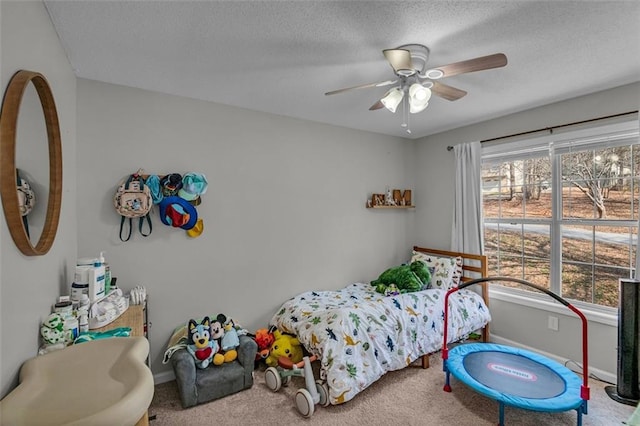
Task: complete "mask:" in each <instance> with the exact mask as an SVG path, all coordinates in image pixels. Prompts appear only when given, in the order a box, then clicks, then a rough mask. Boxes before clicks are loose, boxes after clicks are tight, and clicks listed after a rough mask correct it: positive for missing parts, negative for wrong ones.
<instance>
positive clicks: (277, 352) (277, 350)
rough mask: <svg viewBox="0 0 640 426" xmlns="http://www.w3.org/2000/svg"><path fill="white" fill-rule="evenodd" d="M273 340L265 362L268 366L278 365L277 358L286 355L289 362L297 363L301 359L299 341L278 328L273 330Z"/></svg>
mask: <svg viewBox="0 0 640 426" xmlns="http://www.w3.org/2000/svg"><path fill="white" fill-rule="evenodd" d="M273 338H274V341H273V343H272V344H271V348H270V349H269V356H268V357H267V359H266V363H267V365H268V366H269V367H275V366H276V365H278V358H280V357H281V356H286V357H288V358H289V360H290V361H291V362H293V363H294V364H295V363H298V362H300V361H302V356H303V355H302V345H301V344H300V341H299V340H298V339H297V338H296V337H293V336H290V335H288V334H282V333H280V330H275V331H274V332H273Z"/></svg>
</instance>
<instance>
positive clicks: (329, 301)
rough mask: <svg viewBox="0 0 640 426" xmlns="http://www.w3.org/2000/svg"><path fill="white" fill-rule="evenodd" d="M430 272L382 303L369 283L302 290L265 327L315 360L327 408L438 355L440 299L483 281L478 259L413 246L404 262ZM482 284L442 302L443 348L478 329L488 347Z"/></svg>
mask: <svg viewBox="0 0 640 426" xmlns="http://www.w3.org/2000/svg"><path fill="white" fill-rule="evenodd" d="M416 259H420V260H423V261H425V262H426V263H427V266H429V267H430V269H431V270H432V280H431V284H430V285H429V288H428V289H425V290H421V291H416V292H410V293H404V294H400V295H395V296H393V295H392V296H385V295H383V294H380V293H376V291H375V288H374V287H373V286H371V285H370V284H369V283H354V284H351V285H349V286H347V287H345V288H343V289H341V290H335V291H309V292H305V293H301V294H299V295H297V296H295V297H293V298H291V299H289V300H288V301H286V302H285V303H284V304H283V305H282V307H281V308H280V309H279V310H278V311H277V312H276V314H275V315H274V316H273V318H272V319H271V324H272V325H274V326H275V327H277V328H278V329H279V330H280V331H282V332H285V333H289V334H293V335H295V336H297V337H298V339H299V340H300V342H301V343H302V345H303V346H304V347H305V349H306V350H307V351H308V352H310V353H311V354H313V355H316V356H317V357H318V359H319V360H320V378H321V379H322V380H323V381H325V382H326V383H327V386H328V388H329V402H330V403H331V404H333V405H337V404H342V403H344V402H346V401H349V400H350V399H352V398H353V397H354V396H355V395H357V394H358V393H359V392H361V391H362V390H364V389H365V388H367V387H368V386H369V385H371V384H372V383H373V382H375V381H376V380H378V379H379V378H380V377H382V375H384V374H385V373H386V372H388V371H393V370H399V369H401V368H404V367H406V366H407V365H409V364H411V363H412V362H414V361H415V360H417V359H418V358H420V357H422V366H423V367H424V368H426V367H428V365H429V358H428V356H429V354H431V353H433V352H436V351H438V350H440V349H441V348H442V341H443V331H444V330H443V327H444V296H445V293H446V291H447V290H448V289H449V288H451V286H457V285H458V284H459V283H462V282H466V281H469V280H472V279H474V278H480V277H486V276H487V259H486V256H481V255H474V254H466V253H459V252H451V251H445V250H434V249H428V248H424V247H417V246H416V247H414V248H413V256H412V260H416ZM487 285H488V283H483V284H482V285H479V287H480V289H479V290H480V291H479V292H476V291H473V290H467V289H464V290H460V291H458V292H456V293H455V296H452V297H450V299H449V324H448V332H447V333H448V336H450V337H449V338H448V339H447V340H448V342H454V341H458V340H461V339H464V338H466V337H468V336H469V334H470V333H474V332H477V331H479V330H481V335H482V339H483V340H484V341H488V333H489V330H488V323H489V321H491V316H490V314H489V309H488V290H487Z"/></svg>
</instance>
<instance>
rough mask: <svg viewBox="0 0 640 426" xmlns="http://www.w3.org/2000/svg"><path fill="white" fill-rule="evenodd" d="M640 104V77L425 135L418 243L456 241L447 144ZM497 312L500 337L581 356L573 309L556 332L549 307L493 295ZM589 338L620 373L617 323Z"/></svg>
mask: <svg viewBox="0 0 640 426" xmlns="http://www.w3.org/2000/svg"><path fill="white" fill-rule="evenodd" d="M639 106H640V83H634V84H629V85H625V86H621V87H617V88H614V89H610V90H605V91H602V92H598V93H594V94H592V95H587V96H582V97H578V98H574V99H570V100H567V101H563V102H558V103H554V104H551V105H547V106H543V107H539V108H534V109H531V110H528V111H522V112H518V113H514V114H511V115H508V116H505V117H501V118H498V119H495V120H490V121H485V122H482V123H478V124H474V125H470V126H466V127H461V128H459V129H455V130H451V131H448V132H444V133H440V134H437V135H433V136H429V137H427V138H424V139H421V140H420V141H418V143H417V146H416V152H417V155H416V157H417V161H418V163H419V164H420V167H417V168H416V170H417V173H416V188H417V196H418V198H419V199H420V200H424V201H423V203H422V205H423V208H421V209H420V210H418V211H417V212H416V224H419V226H416V229H415V233H416V243H418V244H428V245H430V246H433V247H439V248H447V247H449V245H450V240H451V233H450V230H451V224H452V214H451V211H452V208H453V207H452V206H453V190H454V185H453V179H454V160H453V152H450V151H447V146H449V145H456V144H458V143H462V142H469V141H474V140H484V139H490V138H494V137H500V136H506V135H510V134H514V133H519V132H526V131H531V130H536V129H539V128H546V127H553V126H556V125H562V124H566V123H572V122H576V121H582V120H588V119H592V118H597V117H603V116H608V115H613V114H619V113H624V112H629V111H634V110H638V107H639ZM491 312H492V316H493V321H492V323H491V333H492V335H493V336H495V337H496V339H501V340H503V341H509V342H514V343H516V344H520V345H525V346H530V347H532V348H536V349H538V350H541V351H545V352H548V353H550V354H552V355H555V356H557V357H558V358H561V359H573V360H579V359H581V353H582V352H581V350H580V343H579V342H580V340H579V338H580V326H579V322H578V321H577V320H575V319H574V318H573V317H572V316H573V314H571V313H569V314H568V316H566V317H565V316H564V315H559V316H560V330H559V331H558V332H555V331H551V330H549V329H548V328H547V317H548V315H549V314H548V312H546V311H544V310H539V309H534V308H531V307H525V306H522V305H514V304H513V303H510V302H505V301H499V300H491ZM554 315H556V314H554ZM614 324H615V321H614ZM589 340H590V345H589V357H590V362H589V363H590V364H591V365H592V366H594V367H595V368H596V369H597V370H599V371H601V372H602V373H603V374H606V375H607V376H606V378H607V379H609V380H611V379H615V376H616V360H617V328H616V327H615V326H611V325H606V324H602V323H592V324H591V325H590V330H589ZM576 343H577V345H576Z"/></svg>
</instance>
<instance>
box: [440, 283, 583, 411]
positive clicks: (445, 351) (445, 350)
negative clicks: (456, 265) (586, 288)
mask: <svg viewBox="0 0 640 426" xmlns="http://www.w3.org/2000/svg"><path fill="white" fill-rule="evenodd" d="M487 281H511V282H515V283H518V284H522V285H525V286H528V287H533V288H535V289H536V290H538V291H541V292H542V293H545V294H547V295H548V296H551V297H552V298H554V299H555V300H556V301H558V302H560V303H561V304H563V305H564V306H566V307H567V308H569V309H570V310H572V311H573V312H574V313H575V314H576V315H578V317H580V319H581V320H582V371H583V374H582V380H583V382H582V387H581V388H580V398H582V399H583V400H585V401H587V400H589V356H588V349H589V345H588V343H587V338H588V333H587V318H586V317H585V316H584V314H583V313H582V312H580V310H579V309H578V308H576V307H575V306H573V305H572V304H571V303H569V302H568V301H567V300H565V299H563V298H562V297H560V296H558V295H557V294H555V293H553V292H551V291H549V290H547V289H546V288H544V287H540V286H539V285H536V284H533V283H530V282H529V281H525V280H521V279H519V278H511V277H484V278H477V279H475V280H471V281H467V282H465V283H462V284H460V285H459V286H458V287H454V288H452V289H450V290H449V291H447V294H446V295H445V296H444V333H443V334H444V342H443V344H442V359H443V360H444V361H446V360H447V359H449V349H448V348H447V334H448V333H447V332H448V326H447V322H448V319H449V296H450V295H451V294H453V293H455V292H456V291H458V290H462V289H463V288H466V287H469V286H472V285H474V284H480V283H483V282H487Z"/></svg>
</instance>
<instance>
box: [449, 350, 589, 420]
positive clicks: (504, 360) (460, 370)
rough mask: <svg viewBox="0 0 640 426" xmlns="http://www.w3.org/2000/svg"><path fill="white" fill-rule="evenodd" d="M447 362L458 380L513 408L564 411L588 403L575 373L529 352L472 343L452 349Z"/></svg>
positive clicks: (450, 370)
mask: <svg viewBox="0 0 640 426" xmlns="http://www.w3.org/2000/svg"><path fill="white" fill-rule="evenodd" d="M445 362H446V368H447V369H448V370H449V372H451V374H452V375H453V376H454V377H455V378H456V379H458V380H460V381H461V382H463V383H465V384H466V385H468V386H470V387H471V388H473V389H474V390H476V391H477V392H479V393H482V394H483V395H486V396H488V397H489V398H492V399H495V400H497V401H499V402H503V403H504V404H507V405H510V406H513V407H519V408H524V409H527V410H534V411H547V412H561V411H567V410H571V409H576V408H578V407H580V405H582V403H583V402H584V401H583V400H582V398H581V397H580V387H581V385H582V381H581V379H580V378H579V377H578V376H577V375H576V374H575V373H574V372H573V371H571V370H569V369H568V368H567V367H565V366H563V365H561V364H559V363H557V362H555V361H553V360H551V359H549V358H546V357H543V356H541V355H539V354H536V353H535V352H531V351H528V350H525V349H519V348H513V347H510V346H504V345H498V344H493V343H469V344H464V345H458V346H456V347H454V348H453V349H451V350H450V351H449V359H448V360H446V361H445Z"/></svg>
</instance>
